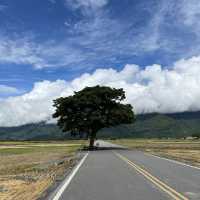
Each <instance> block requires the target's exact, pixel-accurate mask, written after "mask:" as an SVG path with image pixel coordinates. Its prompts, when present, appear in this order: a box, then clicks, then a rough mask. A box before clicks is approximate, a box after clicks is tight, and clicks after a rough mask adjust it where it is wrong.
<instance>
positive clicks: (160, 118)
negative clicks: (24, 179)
mask: <svg viewBox="0 0 200 200" xmlns="http://www.w3.org/2000/svg"><path fill="white" fill-rule="evenodd" d="M194 133H200V112H185V113H174V114H146V115H138V116H137V120H136V122H135V123H134V124H131V125H121V126H117V127H113V128H106V129H103V130H101V131H100V133H99V134H98V136H99V137H101V138H140V137H141V138H144V137H145V138H168V137H170V138H171V137H172V138H182V137H186V136H191V135H192V134H194ZM70 138H72V137H71V136H70V134H66V133H62V131H60V130H59V128H58V127H57V126H56V125H54V124H45V123H38V124H28V125H24V126H19V127H0V140H50V139H52V140H60V139H70Z"/></svg>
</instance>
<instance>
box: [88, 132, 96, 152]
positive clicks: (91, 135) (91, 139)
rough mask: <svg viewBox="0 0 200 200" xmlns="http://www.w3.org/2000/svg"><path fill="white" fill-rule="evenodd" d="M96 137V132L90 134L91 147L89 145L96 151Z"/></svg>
mask: <svg viewBox="0 0 200 200" xmlns="http://www.w3.org/2000/svg"><path fill="white" fill-rule="evenodd" d="M95 136H96V133H94V132H92V133H90V145H89V149H90V150H93V149H94V141H95Z"/></svg>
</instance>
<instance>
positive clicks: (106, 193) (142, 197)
mask: <svg viewBox="0 0 200 200" xmlns="http://www.w3.org/2000/svg"><path fill="white" fill-rule="evenodd" d="M97 143H98V144H99V146H100V147H104V150H99V151H92V152H89V154H86V155H85V157H84V158H83V159H82V161H81V162H80V163H79V166H77V167H76V169H75V170H74V171H73V173H72V175H71V176H70V177H68V178H67V179H66V180H65V182H64V183H63V185H62V187H61V188H60V189H59V191H58V192H57V193H56V195H55V196H54V197H53V198H52V200H168V199H175V200H188V199H191V200H200V169H198V168H193V167H190V166H187V165H184V164H180V163H178V162H173V161H170V160H167V159H162V158H158V157H155V156H152V155H150V154H145V153H143V152H140V151H132V150H126V149H123V147H121V146H119V145H114V144H110V143H108V142H104V141H98V142H97ZM105 148H108V149H109V150H105ZM110 148H113V149H110Z"/></svg>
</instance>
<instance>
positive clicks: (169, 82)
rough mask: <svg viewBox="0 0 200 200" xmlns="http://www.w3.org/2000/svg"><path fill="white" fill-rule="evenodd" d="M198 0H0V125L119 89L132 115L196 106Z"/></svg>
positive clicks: (42, 116) (45, 116)
mask: <svg viewBox="0 0 200 200" xmlns="http://www.w3.org/2000/svg"><path fill="white" fill-rule="evenodd" d="M199 33H200V1H199V0H123V1H122V0H18V1H16V0H0V126H18V125H22V124H26V123H34V122H40V121H49V122H52V118H51V115H52V113H53V112H54V110H53V107H52V101H53V99H55V98H58V97H60V96H68V95H72V94H73V92H74V91H78V90H81V89H83V88H84V87H86V86H94V85H97V84H99V85H107V86H111V87H116V88H121V87H122V88H123V89H124V90H125V92H126V96H127V100H126V101H127V102H128V103H131V104H132V106H133V108H134V111H135V112H136V114H139V113H151V112H160V113H173V112H183V111H197V110H198V111H199V110H200V101H199V99H200V89H199V85H200V34H199Z"/></svg>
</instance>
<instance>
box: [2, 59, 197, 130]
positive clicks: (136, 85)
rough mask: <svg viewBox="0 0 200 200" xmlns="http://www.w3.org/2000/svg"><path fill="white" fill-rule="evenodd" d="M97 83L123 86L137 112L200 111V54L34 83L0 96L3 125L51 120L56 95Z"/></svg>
mask: <svg viewBox="0 0 200 200" xmlns="http://www.w3.org/2000/svg"><path fill="white" fill-rule="evenodd" d="M97 84H99V85H107V86H111V87H115V88H124V90H125V91H126V96H127V99H126V102H128V103H131V104H132V105H133V107H134V110H135V112H136V113H138V114H139V113H151V112H160V113H172V112H182V111H197V110H200V101H199V99H200V90H199V85H200V56H199V57H192V58H190V59H188V60H184V59H183V60H179V61H177V62H175V63H174V65H173V66H172V67H171V69H168V68H164V67H161V66H160V65H156V64H155V65H151V66H147V67H145V68H144V69H141V68H140V67H139V66H138V65H134V64H128V65H126V66H125V67H124V68H123V69H122V70H121V71H116V70H115V69H112V68H110V69H97V70H96V71H95V72H94V73H92V74H88V73H85V74H83V75H81V76H80V77H78V78H76V79H74V80H72V81H69V82H67V81H64V80H57V81H55V82H50V81H42V82H38V83H35V85H34V87H33V89H32V91H30V92H29V93H26V94H24V95H21V96H17V97H10V98H7V99H5V100H0V126H17V125H21V124H26V123H33V122H40V121H50V120H51V115H52V113H53V112H54V108H53V107H52V100H53V99H55V98H57V97H60V96H68V95H71V94H73V92H74V91H78V90H81V89H82V88H84V87H85V86H94V85H97Z"/></svg>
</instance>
